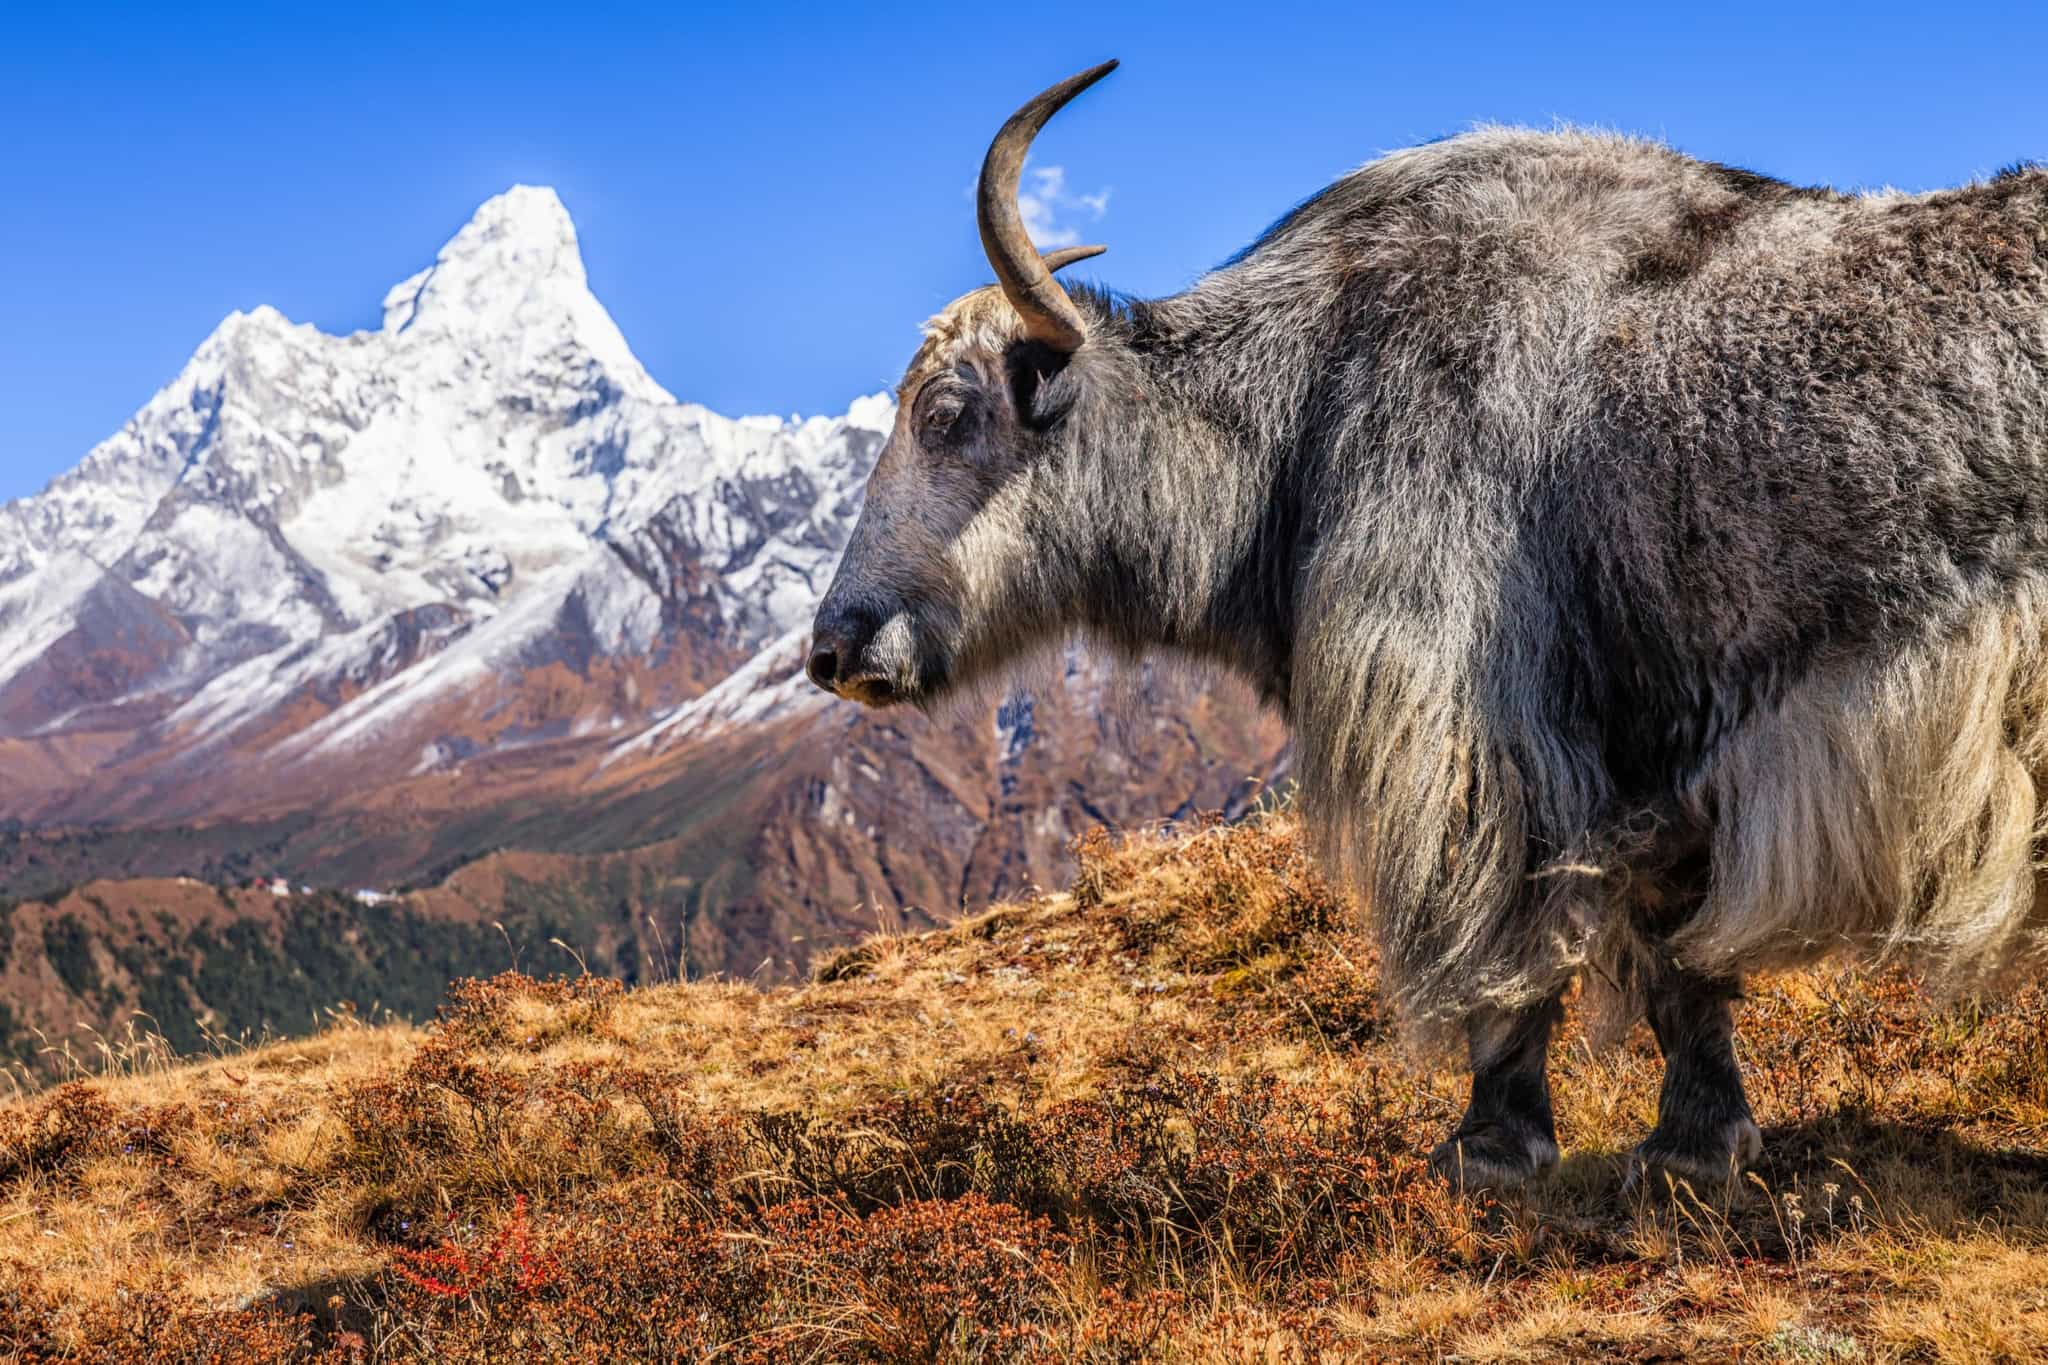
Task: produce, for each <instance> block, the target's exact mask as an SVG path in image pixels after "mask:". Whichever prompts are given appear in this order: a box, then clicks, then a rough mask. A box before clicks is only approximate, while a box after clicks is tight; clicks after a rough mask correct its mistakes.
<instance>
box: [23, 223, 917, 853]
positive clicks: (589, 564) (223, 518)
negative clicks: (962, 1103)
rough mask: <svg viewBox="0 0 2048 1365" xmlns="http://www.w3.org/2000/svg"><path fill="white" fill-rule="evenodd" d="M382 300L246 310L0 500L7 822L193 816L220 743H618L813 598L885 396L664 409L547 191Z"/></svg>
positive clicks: (269, 761) (294, 755)
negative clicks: (728, 410)
mask: <svg viewBox="0 0 2048 1365" xmlns="http://www.w3.org/2000/svg"><path fill="white" fill-rule="evenodd" d="M383 319H384V320H383V325H382V327H380V328H379V329H378V330H376V331H368V332H357V333H354V334H351V335H348V336H330V335H327V334H325V333H322V332H320V331H318V330H316V329H315V328H313V327H310V326H307V325H303V324H293V323H292V322H290V321H288V320H287V319H286V318H284V317H283V316H282V315H280V314H279V313H278V312H276V311H275V310H274V309H271V308H268V307H261V308H257V309H256V310H254V311H253V312H250V313H240V312H238V313H235V314H233V315H231V316H230V317H228V318H227V320H226V321H224V322H222V323H221V325H220V326H219V327H218V328H217V329H216V330H215V331H214V333H213V335H211V336H210V337H208V338H207V339H206V341H205V342H204V343H203V344H202V345H201V346H200V347H199V349H198V350H197V352H195V353H194V355H193V357H192V359H191V361H190V362H189V363H188V364H187V365H186V367H185V369H184V370H183V372H182V373H180V374H179V375H178V377H177V378H176V379H174V380H173V381H172V382H171V383H170V384H168V385H167V386H165V388H164V389H163V390H162V391H161V392H159V393H158V394H157V395H156V396H155V397H154V398H152V399H151V400H150V401H149V402H148V403H147V404H146V405H144V407H143V408H142V409H141V411H139V412H137V413H136V414H135V416H134V417H133V418H132V419H131V420H130V421H129V422H128V423H127V425H126V426H125V427H123V428H122V430H121V431H120V432H118V433H116V434H115V435H114V436H112V437H110V438H109V439H108V440H106V441H105V442H103V443H101V444H100V445H99V446H98V447H97V448H95V449H94V450H93V451H92V452H91V453H90V454H88V455H87V456H86V458H85V459H84V461H83V462H82V463H81V464H80V465H79V466H78V468H77V469H75V470H73V471H72V472H71V473H69V474H66V475H64V476H62V477H60V478H59V479H57V480H56V481H54V482H53V483H52V484H51V485H50V487H49V488H48V489H46V490H45V491H44V492H43V493H41V494H39V495H37V496H35V497H31V498H27V499H24V500H22V501H19V502H16V503H12V504H9V505H6V506H5V507H0V755H4V756H6V757H7V759H8V760H10V763H11V766H12V767H13V768H14V769H15V771H16V772H17V773H22V774H27V775H28V776H29V777H30V778H31V779H34V780H28V781H22V782H17V783H14V784H12V785H13V786H14V788H15V790H13V791H12V792H9V793H7V794H4V795H0V816H8V815H24V816H32V815H37V814H45V815H47V814H50V813H57V814H64V813H67V812H71V811H74V810H82V809H85V808H87V807H90V808H91V809H93V810H102V809H105V808H106V807H107V802H108V801H109V800H111V801H112V802H113V808H114V809H115V811H116V812H117V813H124V814H127V815H131V816H140V815H145V814H152V813H182V812H186V811H188V810H197V809H199V808H200V807H201V806H204V805H207V804H209V803H206V802H199V803H195V802H193V801H191V800H184V799H178V798H176V797H175V796H173V795H171V789H172V788H173V787H175V786H185V787H188V788H189V785H190V783H191V782H192V780H193V778H194V777H195V775H197V774H202V773H205V772H208V771H211V770H213V769H215V768H218V767H220V766H221V765H222V764H224V763H228V762H230V759H229V758H228V757H227V755H229V754H232V755H233V758H232V763H233V765H234V769H235V772H236V774H237V778H238V783H239V785H240V786H241V788H242V789H244V790H246V791H249V792H251V793H256V792H263V791H268V790H271V789H273V788H276V787H277V786H278V784H279V783H281V782H283V783H289V782H292V781H303V780H305V773H304V771H303V770H304V769H305V768H306V766H307V765H309V764H311V765H314V766H316V767H317V766H319V765H320V764H321V763H322V762H323V761H325V762H329V763H332V762H341V761H346V760H350V759H354V758H360V757H361V756H362V755H364V754H366V753H374V754H375V755H376V761H377V763H378V765H380V767H381V769H382V770H384V771H386V772H388V771H389V770H390V769H391V766H392V764H393V762H394V758H393V753H394V752H395V751H396V750H398V749H403V750H404V752H405V754H406V755H408V756H409V757H410V759H411V762H410V763H409V764H408V765H406V766H405V768H404V769H403V770H404V771H414V772H416V771H421V770H426V769H432V768H435V767H439V766H446V765H450V764H454V763H458V762H460V761H461V760H462V759H464V758H466V757H469V756H472V755H475V754H478V753H482V752H488V751H494V750H501V749H504V748H507V747H515V746H518V745H520V744H524V743H530V742H532V741H534V740H535V739H538V738H551V737H559V736H561V735H564V734H572V733H589V732H593V731H602V732H608V733H611V734H613V735H614V736H615V737H617V738H620V739H623V738H625V737H626V736H629V735H630V734H632V733H633V732H635V731H636V730H638V729H639V728H640V727H642V726H645V725H647V724H649V723H652V722H654V721H656V720H657V719H658V718H659V717H660V716H661V715H663V714H664V713H665V712H666V711H667V710H668V709H669V708H671V707H674V706H676V705H679V704H681V703H684V702H688V701H690V700H692V699H693V698H694V697H695V696H696V695H697V694H699V693H701V692H703V691H704V690H705V689H706V688H707V687H710V686H712V685H714V684H716V683H717V682H719V681H720V680H721V679H723V678H725V677H727V676H728V675H729V674H731V673H733V671H734V670H735V669H737V668H739V667H740V666H741V665H742V664H744V663H745V662H746V661H747V660H748V658H749V657H750V656H751V655H753V654H754V653H755V651H757V650H759V649H760V648H761V647H762V646H764V645H769V644H771V643H772V642H775V641H777V640H778V639H780V638H782V637H784V636H786V635H787V634H788V633H789V632H791V631H793V630H796V629H799V628H800V627H801V626H802V625H803V624H804V623H805V622H806V621H807V618H808V615H809V613H810V610H811V607H812V604H813V603H814V602H815V601H816V599H817V595H818V593H819V592H820V591H821V590H822V588H823V587H824V583H825V579H826V577H827V576H828V575H829V573H830V570H831V566H832V563H833V561H834V559H835V558H836V555H837V552H838V548H839V546H840V545H841V544H842V543H843V540H844V537H845V535H846V533H847V531H848V529H849V528H850V525H851V518H852V516H853V514H854V513H855V511H856V510H857V506H858V490H859V487H860V484H861V481H862V479H863V478H864V476H865V474H866V472H867V469H868V467H869V466H870V465H871V464H872V462H873V459H874V457H875V454H876V452H877V451H878V450H879V449H880V446H881V443H882V440H883V438H884V436H885V435H886V432H887V429H888V426H889V423H890V422H891V421H892V420H893V416H894V411H893V406H892V404H891V402H890V400H889V399H888V398H887V397H885V396H884V397H875V398H869V399H861V400H858V401H856V402H855V403H854V404H853V405H852V408H851V409H850V410H849V412H848V413H847V414H846V415H845V416H843V417H838V418H829V419H826V418H819V419H812V420H809V421H802V422H796V421H781V420H776V419H762V418H743V419H738V420H735V419H730V418H726V417H722V416H720V415H718V414H716V413H713V412H710V411H708V410H707V409H705V408H703V407H700V406H697V405H695V404H691V403H682V402H677V401H676V400H675V399H674V398H673V397H671V396H670V395H669V394H668V393H667V392H666V391H665V390H664V389H663V388H662V387H661V386H660V385H659V384H657V383H655V381H654V380H653V379H652V378H651V377H650V376H649V375H648V374H647V372H646V370H645V369H643V368H642V367H641V365H640V363H639V361H638V360H636V359H635V358H634V356H633V353H632V351H631V349H630V348H629V347H628V346H627V344H626V341H625V339H624V337H622V336H621V335H620V333H619V330H618V328H617V327H616V326H615V325H614V324H613V322H612V320H611V317H610V316H609V315H608V314H607V313H606V311H605V309H604V307H603V306H602V305H601V304H600V303H599V302H598V301H597V299H596V298H595V297H594V296H593V295H592V294H591V292H590V290H589V287H588V284H587V281H586V278H585V275H584V269H583V262H582V258H581V255H580V253H579V251H578V247H577V243H576V234H575V229H574V227H573V225H572V224H571V222H570V219H569V216H568V214H567V212H566V211H565V210H564V208H563V206H562V204H561V201H560V200H559V199H558V198H557V197H556V196H555V194H554V192H553V191H551V190H547V189H538V188H530V187H525V186H521V187H515V188H514V189H512V190H509V191H507V192H506V193H504V194H502V195H499V196H497V197H496V198H494V199H491V200H490V201H488V202H487V203H485V204H484V205H483V206H482V207H481V208H480V209H479V210H478V211H477V213H476V215H475V217H474V218H472V219H471V220H470V222H469V223H468V224H467V225H466V226H464V227H463V228H462V230H461V231H460V232H458V233H457V234H456V235H455V236H454V238H453V239H451V240H450V241H449V242H448V243H447V245H445V246H444V247H443V248H442V249H441V251H440V253H439V254H438V256H437V257H436V258H435V260H434V262H433V263H432V264H431V265H430V266H428V267H427V268H426V269H424V270H421V271H420V272H419V273H418V274H416V275H414V276H412V277H411V278H410V279H407V280H405V281H403V282H401V283H400V284H398V285H396V286H394V287H393V288H392V289H391V290H390V292H389V293H388V294H387V295H386V297H385V299H384V311H383ZM783 652H784V653H786V652H787V651H786V649H785V650H784V651H783ZM778 657H779V655H778ZM554 665H559V666H560V667H559V669H558V671H559V673H560V677H559V678H558V679H557V686H556V688H555V689H554V694H553V695H550V696H549V697H547V698H545V699H544V700H542V701H540V702H538V703H536V702H535V700H534V699H533V697H532V695H531V692H532V689H531V687H530V686H527V687H525V688H523V692H524V693H525V695H523V696H522V697H521V698H520V699H519V700H518V702H517V704H514V702H513V699H512V692H513V691H514V690H515V688H516V685H517V684H518V683H519V680H521V679H527V680H529V681H530V679H531V678H532V676H533V675H534V674H535V673H536V672H537V671H543V670H547V669H548V668H549V667H550V666H554ZM572 679H573V685H572V681H571V680H572ZM295 770H296V771H298V773H299V776H298V777H296V778H288V777H285V776H284V774H287V773H290V772H293V771H295ZM173 775H175V778H176V781H175V782H173V781H172V780H171V778H172V776H173ZM116 778H118V782H117V783H116V782H114V779H116ZM110 783H112V784H113V785H114V786H118V790H113V789H112V787H111V786H110ZM87 793H90V796H89V797H88V796H87ZM152 803H164V811H163V812H155V811H152V810H149V809H146V807H148V806H150V805H151V804H152Z"/></svg>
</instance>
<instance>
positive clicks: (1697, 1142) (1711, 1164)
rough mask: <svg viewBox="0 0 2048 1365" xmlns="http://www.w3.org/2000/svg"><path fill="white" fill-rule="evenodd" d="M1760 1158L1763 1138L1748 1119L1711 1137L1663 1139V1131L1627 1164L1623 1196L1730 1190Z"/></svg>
mask: <svg viewBox="0 0 2048 1365" xmlns="http://www.w3.org/2000/svg"><path fill="white" fill-rule="evenodd" d="M1763 1153H1764V1135H1763V1133H1762V1131H1761V1130H1760V1129H1758V1128H1757V1126H1756V1124H1755V1123H1754V1122H1753V1121H1751V1120H1750V1119H1748V1118H1738V1119H1731V1120H1729V1121H1728V1122H1726V1123H1724V1124H1722V1125H1721V1126H1720V1127H1719V1128H1716V1129H1714V1130H1712V1131H1711V1132H1705V1133H1702V1132H1699V1131H1697V1130H1694V1131H1692V1132H1689V1133H1682V1134H1681V1133H1666V1132H1665V1131H1663V1129H1662V1127H1661V1125H1660V1126H1659V1127H1658V1128H1657V1129H1654V1130H1652V1131H1651V1133H1650V1136H1649V1137H1647V1138H1645V1139H1643V1143H1642V1145H1641V1146H1640V1147H1638V1148H1636V1150H1635V1152H1634V1154H1633V1155H1632V1156H1631V1157H1630V1158H1629V1164H1628V1178H1627V1180H1626V1181H1625V1182H1624V1183H1623V1188H1624V1189H1625V1190H1634V1189H1636V1188H1637V1187H1639V1186H1640V1187H1642V1188H1645V1189H1648V1190H1649V1191H1650V1192H1651V1193H1653V1194H1662V1193H1665V1192H1666V1190H1667V1189H1675V1188H1677V1187H1678V1186H1679V1185H1689V1186H1691V1188H1692V1192H1693V1193H1694V1194H1696V1195H1709V1194H1720V1193H1723V1192H1725V1191H1726V1190H1728V1189H1730V1188H1732V1187H1733V1186H1734V1184H1735V1182H1736V1181H1737V1180H1738V1179H1739V1178H1741V1175H1742V1173H1743V1171H1745V1170H1746V1169H1748V1168H1749V1167H1750V1166H1751V1165H1752V1164H1754V1163H1755V1161H1756V1159H1757V1158H1758V1157H1760V1156H1762V1155H1763Z"/></svg>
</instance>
